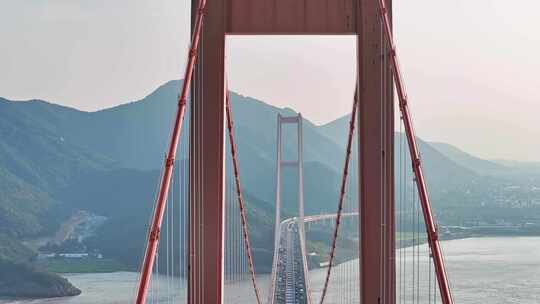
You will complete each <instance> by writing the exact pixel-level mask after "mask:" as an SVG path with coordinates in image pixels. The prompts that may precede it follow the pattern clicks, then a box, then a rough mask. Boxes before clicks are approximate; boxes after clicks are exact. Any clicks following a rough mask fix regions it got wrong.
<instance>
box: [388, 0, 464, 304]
mask: <svg viewBox="0 0 540 304" xmlns="http://www.w3.org/2000/svg"><path fill="white" fill-rule="evenodd" d="M378 2H379V9H380V15H381V18H382V20H383V23H384V34H385V35H384V36H385V39H386V43H388V45H389V46H390V60H391V64H392V72H393V73H392V75H393V76H394V81H395V84H396V90H397V93H398V99H399V108H400V111H401V116H402V119H403V124H404V126H405V134H406V135H407V142H408V144H409V152H410V155H411V160H412V165H413V171H414V176H415V180H416V187H417V188H418V193H419V196H420V203H421V205H422V212H423V215H424V222H425V224H426V230H427V236H428V242H429V247H430V248H431V254H432V255H433V261H434V266H435V269H436V271H435V273H436V275H437V281H438V282H439V289H440V293H441V297H442V301H443V304H452V303H453V299H452V295H451V293H450V287H449V284H448V277H447V275H446V269H445V266H444V261H443V255H442V252H441V246H440V244H439V235H438V231H437V225H436V223H435V219H434V217H433V211H432V209H431V203H430V201H429V195H428V191H427V187H426V181H425V179H424V173H423V172H422V162H421V160H420V152H419V151H418V145H417V144H416V137H415V133H414V129H413V126H412V119H411V114H410V111H409V107H408V105H407V93H406V91H405V83H404V82H403V76H402V75H401V70H400V66H399V61H398V58H397V52H396V46H395V44H394V39H393V37H392V30H391V26H390V18H389V16H388V9H387V7H386V3H385V2H384V0H378Z"/></svg>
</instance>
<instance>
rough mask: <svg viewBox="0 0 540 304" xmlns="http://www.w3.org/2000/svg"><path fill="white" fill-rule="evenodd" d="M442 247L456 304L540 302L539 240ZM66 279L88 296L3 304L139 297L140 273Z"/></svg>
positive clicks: (228, 293)
mask: <svg viewBox="0 0 540 304" xmlns="http://www.w3.org/2000/svg"><path fill="white" fill-rule="evenodd" d="M443 248H444V251H445V256H446V263H447V265H448V275H449V277H450V279H451V286H452V287H453V288H452V290H453V295H454V299H455V302H456V303H460V304H473V303H491V304H503V303H504V304H506V303H520V304H529V303H530V304H532V303H538V300H539V299H540V280H538V278H540V238H537V237H512V238H471V239H464V240H453V241H446V242H443ZM426 249H427V248H426V247H425V246H422V247H420V249H419V251H420V259H419V261H420V262H419V263H418V264H417V265H419V266H418V267H420V274H421V276H420V283H421V287H422V288H421V289H420V290H421V293H420V302H421V303H423V302H425V303H427V296H428V294H427V291H426V290H427V286H428V285H427V284H428V281H427V267H428V266H427V265H428V264H427V260H428V258H427V252H426ZM405 255H407V256H408V258H407V261H409V262H408V263H409V264H406V265H405V264H403V261H404V260H405V258H404V256H405ZM411 257H412V249H411V248H408V249H405V250H403V251H398V252H397V253H396V266H397V267H396V268H397V270H396V271H397V290H396V294H397V295H398V296H400V295H401V297H402V298H403V300H402V301H401V302H400V301H399V300H398V303H409V302H411V301H412V293H413V285H412V282H411V281H410V280H403V283H399V282H400V280H399V277H400V274H401V276H403V273H404V272H409V273H408V274H406V277H410V272H411V271H412V270H411V269H412V264H410V259H411ZM400 259H402V260H401V261H400ZM349 263H351V264H349V265H340V267H347V266H352V267H357V265H358V262H357V261H352V262H349ZM324 274H325V270H324V269H318V270H313V271H311V272H310V281H311V286H312V287H313V290H314V294H313V300H317V299H318V297H319V293H318V290H320V288H321V287H322V283H323V279H324ZM66 277H67V278H68V279H69V280H70V281H71V282H72V283H73V284H74V285H75V286H77V287H78V288H80V289H81V290H82V291H83V293H82V294H81V295H80V296H77V297H71V298H59V299H40V300H12V301H7V300H4V301H2V300H0V303H13V304H14V303H21V304H23V303H24V304H29V303H32V304H48V303H58V304H67V303H69V304H75V303H77V304H79V303H80V304H90V303H103V304H113V303H114V304H116V303H130V302H132V299H133V295H134V294H135V286H136V281H137V274H136V273H131V272H118V273H109V274H70V275H66ZM258 280H259V284H260V286H261V287H262V288H261V292H262V293H263V299H266V296H265V295H266V293H267V291H268V283H269V282H268V276H261V277H260V278H259V279H258ZM416 280H418V277H417V278H416ZM156 285H157V286H156ZM158 290H159V291H158ZM184 291H185V282H182V281H180V280H179V279H175V280H167V279H166V277H163V276H160V278H159V280H158V283H157V284H154V286H153V292H152V293H151V294H150V297H152V298H153V299H158V298H159V303H185V300H184V299H185V293H184ZM336 292H337V289H336V288H332V287H330V289H329V294H328V297H327V300H328V301H326V303H328V304H332V303H333V302H332V299H333V298H334V299H336V298H337V297H336ZM224 297H225V303H234V304H243V303H246V304H247V303H250V304H251V303H254V302H255V301H254V296H253V292H252V290H251V285H250V281H243V282H236V283H228V284H227V285H226V286H225V296H224ZM173 299H174V301H172V300H173ZM181 300H182V301H181ZM154 303H156V302H154Z"/></svg>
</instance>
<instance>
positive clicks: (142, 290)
mask: <svg viewBox="0 0 540 304" xmlns="http://www.w3.org/2000/svg"><path fill="white" fill-rule="evenodd" d="M205 7H206V0H200V2H199V4H198V5H197V14H196V21H195V27H194V30H193V35H192V38H191V47H190V50H189V54H188V62H187V65H186V70H185V72H184V83H183V85H182V91H181V93H180V96H179V98H178V110H177V113H176V119H175V122H174V127H173V131H172V133H171V140H170V144H169V149H168V152H167V157H166V159H165V168H164V170H163V175H162V176H161V184H160V187H159V192H158V197H157V201H156V205H155V209H154V214H153V216H152V222H151V226H150V229H149V233H148V244H147V246H146V250H145V253H144V260H143V264H142V269H141V275H140V278H139V286H138V291H137V298H136V300H135V301H136V303H138V304H142V303H145V302H146V296H147V294H148V285H149V282H150V276H151V274H152V269H153V267H154V261H155V259H156V253H157V248H158V244H159V234H160V229H161V223H162V222H163V214H164V212H165V204H166V202H167V197H168V195H169V187H170V184H171V178H172V174H173V170H174V161H175V158H176V150H177V147H178V141H179V139H180V134H181V133H182V124H183V122H184V115H185V112H186V102H187V96H188V92H189V88H190V84H191V79H192V76H193V70H194V68H195V61H196V60H197V51H198V47H199V41H200V36H201V32H202V28H203V16H204V9H205Z"/></svg>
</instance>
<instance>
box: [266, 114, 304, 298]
mask: <svg viewBox="0 0 540 304" xmlns="http://www.w3.org/2000/svg"><path fill="white" fill-rule="evenodd" d="M285 124H295V125H296V126H297V134H298V136H297V153H296V159H294V160H284V159H283V140H282V139H283V125H285ZM276 146H277V154H276V155H277V157H276V219H275V232H274V238H275V239H274V261H273V267H272V281H271V284H270V291H269V293H268V303H270V304H273V303H274V300H275V289H276V279H277V275H278V267H277V266H278V265H277V264H278V262H279V255H280V252H279V248H280V247H281V246H280V240H281V185H282V179H281V177H282V169H283V168H296V169H297V172H298V217H297V221H296V222H297V224H298V235H299V240H300V253H301V256H302V264H303V268H304V285H305V286H304V290H305V292H306V296H307V303H311V294H310V289H309V286H308V285H309V279H308V274H309V272H308V263H307V252H306V235H305V228H304V153H303V151H304V148H303V146H304V140H303V135H302V115H301V114H298V115H297V116H288V117H285V116H282V115H281V114H278V116H277V139H276Z"/></svg>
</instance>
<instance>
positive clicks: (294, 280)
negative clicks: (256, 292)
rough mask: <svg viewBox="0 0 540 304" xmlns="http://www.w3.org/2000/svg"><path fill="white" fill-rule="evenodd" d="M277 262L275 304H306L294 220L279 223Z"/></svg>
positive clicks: (301, 262)
mask: <svg viewBox="0 0 540 304" xmlns="http://www.w3.org/2000/svg"><path fill="white" fill-rule="evenodd" d="M280 229H281V240H280V243H279V244H280V248H279V251H278V252H279V260H278V263H277V267H278V270H277V277H276V280H277V282H276V287H275V288H276V292H275V298H274V303H276V304H306V303H307V295H306V287H305V282H304V273H303V269H304V268H303V261H302V256H301V255H300V254H301V250H300V237H299V235H298V226H297V222H296V218H293V219H288V220H285V221H283V222H282V223H281V227H280Z"/></svg>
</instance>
